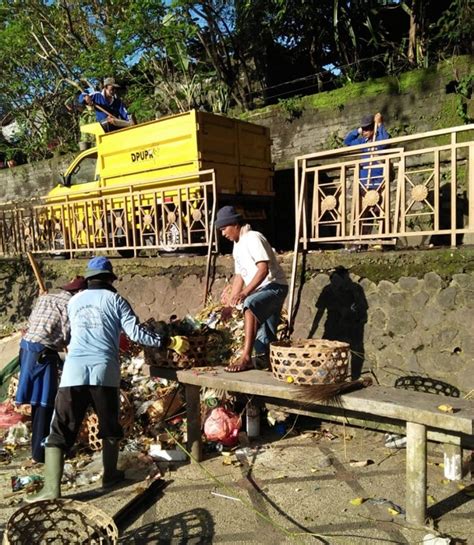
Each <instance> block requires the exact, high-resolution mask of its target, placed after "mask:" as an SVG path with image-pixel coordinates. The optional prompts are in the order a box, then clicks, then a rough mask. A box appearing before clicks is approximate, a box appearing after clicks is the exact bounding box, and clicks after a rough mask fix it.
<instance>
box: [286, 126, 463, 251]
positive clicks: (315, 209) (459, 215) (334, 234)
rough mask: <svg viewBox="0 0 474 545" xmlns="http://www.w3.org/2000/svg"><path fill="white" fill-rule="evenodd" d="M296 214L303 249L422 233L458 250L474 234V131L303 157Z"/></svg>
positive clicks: (297, 162) (449, 131)
mask: <svg viewBox="0 0 474 545" xmlns="http://www.w3.org/2000/svg"><path fill="white" fill-rule="evenodd" d="M460 137H461V138H460ZM426 143H428V144H431V145H426ZM433 144H435V145H433ZM463 178H464V179H463ZM464 181H465V183H463V182H464ZM295 212H296V239H297V240H299V241H300V242H302V243H303V245H304V247H305V248H306V247H307V245H308V243H309V242H316V243H328V242H329V243H335V242H350V241H369V240H371V239H382V240H387V239H394V238H398V237H411V236H420V235H422V236H430V235H447V236H448V237H449V238H450V241H451V245H452V246H455V245H456V241H457V236H458V235H461V234H465V233H474V125H465V126H461V127H453V128H450V129H443V130H437V131H431V132H426V133H421V134H416V135H410V136H404V137H398V138H393V139H390V140H383V141H377V142H374V143H368V144H361V145H358V146H352V147H345V148H340V149H338V150H334V151H325V152H320V153H313V154H308V155H304V156H300V157H297V158H296V160H295Z"/></svg>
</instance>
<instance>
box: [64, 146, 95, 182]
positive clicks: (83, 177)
mask: <svg viewBox="0 0 474 545" xmlns="http://www.w3.org/2000/svg"><path fill="white" fill-rule="evenodd" d="M96 163H97V153H92V154H91V155H88V156H87V157H84V159H82V161H80V162H79V163H78V164H77V165H76V167H75V168H74V170H73V171H72V172H71V174H70V175H69V180H68V181H69V183H70V184H71V185H79V184H86V183H88V182H93V181H94V180H95V167H96Z"/></svg>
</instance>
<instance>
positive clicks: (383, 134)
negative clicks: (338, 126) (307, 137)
mask: <svg viewBox="0 0 474 545" xmlns="http://www.w3.org/2000/svg"><path fill="white" fill-rule="evenodd" d="M388 138H390V135H389V134H388V132H387V131H386V130H385V127H384V124H383V117H382V114H381V113H376V114H375V115H374V116H372V115H365V116H364V117H363V118H362V120H361V124H360V127H359V128H358V129H354V130H353V131H351V132H349V133H348V134H347V135H346V137H345V138H344V145H346V146H358V145H360V144H367V143H369V142H377V141H380V140H387V139H388ZM386 147H387V146H386V145H383V144H382V145H379V146H373V147H372V146H371V147H370V148H365V149H363V150H362V158H363V159H371V160H370V161H367V162H364V163H360V165H359V211H358V216H357V217H358V218H359V219H360V221H361V229H360V233H361V234H363V235H366V234H370V233H371V232H372V227H373V225H374V223H375V222H377V221H379V220H378V218H379V217H380V212H381V210H382V208H383V206H384V204H383V203H384V201H383V196H381V195H380V194H381V192H382V191H381V187H382V184H383V181H384V175H383V174H384V173H383V168H382V167H380V166H376V165H379V164H380V161H377V160H373V155H371V153H373V152H374V151H376V150H381V149H384V148H386ZM375 157H376V155H375ZM355 196H356V194H355V193H354V195H353V198H354V197H355ZM363 248H364V247H363V246H362V245H356V246H354V247H351V249H352V250H356V251H358V250H362V249H363Z"/></svg>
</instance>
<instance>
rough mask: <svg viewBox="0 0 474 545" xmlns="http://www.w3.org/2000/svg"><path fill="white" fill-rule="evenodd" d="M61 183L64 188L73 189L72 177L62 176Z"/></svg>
mask: <svg viewBox="0 0 474 545" xmlns="http://www.w3.org/2000/svg"><path fill="white" fill-rule="evenodd" d="M61 181H62V184H63V186H64V187H71V175H68V176H65V175H64V174H61Z"/></svg>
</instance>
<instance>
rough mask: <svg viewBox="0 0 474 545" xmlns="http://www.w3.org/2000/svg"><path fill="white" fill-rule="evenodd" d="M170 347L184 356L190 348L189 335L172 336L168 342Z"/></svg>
mask: <svg viewBox="0 0 474 545" xmlns="http://www.w3.org/2000/svg"><path fill="white" fill-rule="evenodd" d="M168 348H169V349H170V350H174V351H175V352H176V354H179V355H180V356H182V355H183V354H185V353H186V352H187V351H188V350H189V341H188V338H187V337H182V336H181V335H176V336H175V337H171V338H170V341H169V343H168Z"/></svg>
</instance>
